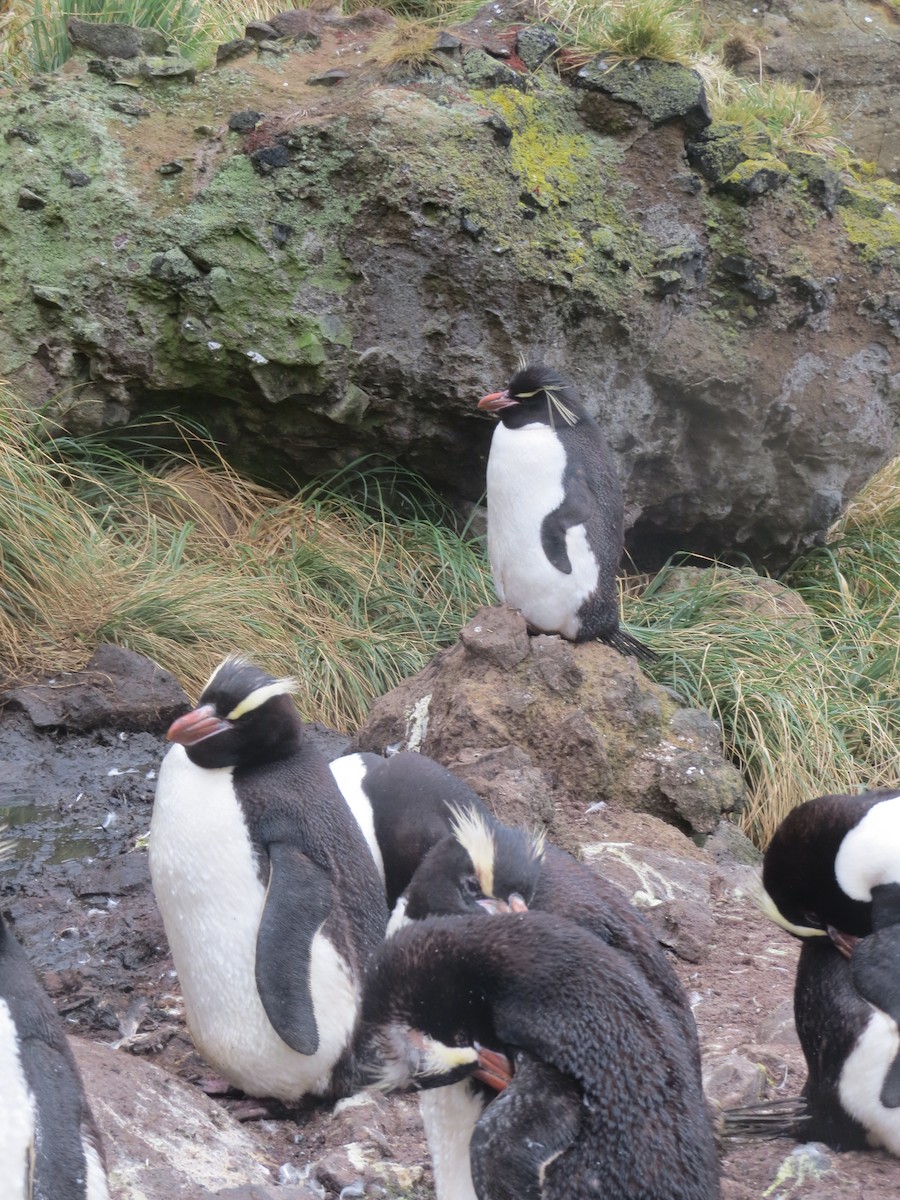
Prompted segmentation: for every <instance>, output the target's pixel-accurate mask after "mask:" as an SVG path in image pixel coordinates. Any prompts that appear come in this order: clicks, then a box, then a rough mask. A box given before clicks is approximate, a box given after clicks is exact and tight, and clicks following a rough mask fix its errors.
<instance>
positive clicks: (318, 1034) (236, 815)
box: [150, 658, 387, 1102]
mask: <svg viewBox="0 0 900 1200" xmlns="http://www.w3.org/2000/svg"><path fill="white" fill-rule="evenodd" d="M292 691H293V684H292V682H291V681H290V680H285V679H274V678H273V677H272V676H271V675H267V674H266V673H265V672H264V671H261V670H260V669H259V668H258V667H255V666H253V665H252V664H250V663H248V662H246V661H244V660H242V659H240V658H228V659H226V660H225V662H224V663H222V664H221V665H220V666H219V668H218V669H217V670H216V671H215V672H214V674H213V676H212V678H211V679H210V681H209V683H207V685H206V687H205V688H204V690H203V694H202V695H201V697H200V704H199V706H198V707H197V708H196V709H195V710H194V711H193V712H190V713H188V714H187V715H186V716H183V717H180V718H179V719H178V720H177V721H175V722H174V723H173V725H172V727H171V728H170V729H169V733H168V737H169V740H170V741H172V742H174V743H175V745H173V746H172V748H171V749H170V750H169V752H168V754H167V755H166V757H165V759H164V760H163V764H162V767H161V769H160V773H159V781H158V785H157V791H156V800H155V803H154V807H153V818H152V821H151V824H150V874H151V878H152V881H153V890H154V893H155V895H156V900H157V904H158V905H159V909H160V912H161V913H162V917H163V923H164V924H165V928H166V935H167V937H168V940H169V945H170V948H171V950H172V957H173V959H174V961H175V967H176V969H177V971H178V976H179V979H180V981H181V988H182V994H183V997H184V1004H185V1012H186V1016H187V1022H188V1027H189V1029H190V1032H191V1036H192V1038H193V1040H194V1042H195V1044H196V1046H197V1049H198V1051H199V1052H200V1054H201V1055H203V1057H204V1058H205V1059H207V1061H209V1062H210V1063H211V1064H212V1065H213V1066H214V1067H215V1068H216V1069H217V1070H218V1071H220V1072H221V1073H222V1074H223V1075H224V1076H225V1078H226V1079H228V1080H229V1081H230V1082H231V1083H233V1084H234V1085H235V1086H237V1087H239V1088H241V1089H242V1090H243V1091H245V1092H246V1093H248V1094H249V1095H251V1096H260V1097H273V1098H275V1099H278V1100H282V1101H285V1102H290V1101H295V1100H297V1099H299V1098H300V1097H301V1096H303V1095H304V1094H306V1093H312V1094H316V1095H327V1094H329V1092H330V1091H331V1090H332V1088H333V1086H334V1081H333V1079H332V1072H333V1069H334V1066H335V1063H336V1062H337V1060H338V1058H339V1056H340V1055H341V1054H342V1052H343V1051H344V1050H345V1049H346V1047H347V1044H348V1042H349V1040H350V1037H351V1034H352V1030H353V1026H354V1021H355V1018H356V1015H357V1009H358V1004H359V998H360V994H361V987H362V975H363V972H364V970H365V966H366V962H367V960H368V958H369V956H370V954H371V953H372V951H373V950H374V948H375V947H376V946H377V945H378V943H379V942H380V941H381V939H382V938H383V936H384V930H385V925H386V923H387V908H386V905H385V900H384V889H383V884H382V879H381V875H380V873H379V870H378V867H377V865H376V862H375V860H374V858H373V856H372V852H371V850H370V848H369V846H368V845H367V843H366V840H365V837H364V836H363V833H362V831H361V829H360V826H359V824H358V823H357V821H356V819H355V818H354V816H353V814H352V813H351V811H350V809H349V807H348V806H347V803H346V801H345V800H344V798H343V796H342V795H341V793H340V791H339V789H338V787H337V784H336V783H335V781H334V778H333V776H332V774H331V772H330V771H329V770H328V765H327V763H326V762H325V760H324V758H323V757H322V756H321V755H320V754H319V753H318V751H317V750H316V749H315V748H314V747H313V746H312V745H311V744H310V743H309V740H308V738H307V737H306V735H305V733H304V730H303V725H302V722H301V721H300V718H299V716H298V715H297V711H296V708H295V706H294V703H293V700H292V698H291V692H292Z"/></svg>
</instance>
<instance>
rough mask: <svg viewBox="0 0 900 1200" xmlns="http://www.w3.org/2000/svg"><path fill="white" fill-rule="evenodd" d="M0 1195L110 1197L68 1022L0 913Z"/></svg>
mask: <svg viewBox="0 0 900 1200" xmlns="http://www.w3.org/2000/svg"><path fill="white" fill-rule="evenodd" d="M0 1195H2V1196H3V1200H108V1196H109V1191H108V1189H107V1183H106V1170H105V1166H104V1161H103V1149H102V1144H101V1142H100V1135H99V1133H98V1131H97V1127H96V1125H95V1124H94V1118H93V1116H92V1115H91V1110H90V1108H89V1106H88V1102H87V1099H86V1097H85V1094H84V1086H83V1084H82V1082H81V1076H80V1074H79V1072H78V1067H77V1065H76V1063H75V1059H74V1057H73V1055H72V1051H71V1048H70V1047H69V1043H68V1040H67V1038H66V1031H65V1027H64V1025H63V1023H62V1021H61V1020H60V1018H59V1016H58V1015H57V1012H56V1009H55V1008H54V1007H53V1005H52V1004H51V1003H50V1000H49V999H48V997H47V995H46V994H45V992H44V990H43V988H42V987H41V986H40V984H39V983H38V981H37V979H36V977H35V974H34V971H33V970H32V968H31V964H30V963H29V961H28V959H27V957H26V955H25V952H24V950H23V949H22V947H21V946H20V945H19V943H18V942H17V941H16V938H15V935H14V934H13V932H12V930H11V929H10V928H9V926H8V925H7V924H6V922H5V921H4V920H3V917H2V916H0Z"/></svg>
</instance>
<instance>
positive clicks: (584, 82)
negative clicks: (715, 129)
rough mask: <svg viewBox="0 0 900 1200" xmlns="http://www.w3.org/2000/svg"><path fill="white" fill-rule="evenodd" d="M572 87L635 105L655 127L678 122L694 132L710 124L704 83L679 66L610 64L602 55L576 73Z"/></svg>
mask: <svg viewBox="0 0 900 1200" xmlns="http://www.w3.org/2000/svg"><path fill="white" fill-rule="evenodd" d="M574 86H575V87H577V88H584V89H586V90H588V91H598V92H605V93H607V94H608V95H610V96H612V97H613V98H614V99H616V100H620V101H623V102H625V103H627V104H634V105H635V106H636V107H637V108H638V109H640V111H641V112H642V113H643V115H644V116H645V117H646V118H647V119H648V120H649V121H651V122H652V123H653V124H654V125H662V124H664V123H665V122H667V121H674V120H679V119H680V120H683V121H684V122H685V124H686V126H687V128H688V129H690V130H691V131H692V132H697V131H699V130H701V129H705V128H706V126H707V125H709V123H710V115H709V105H708V103H707V100H706V92H705V91H704V88H703V80H702V79H701V78H700V76H699V75H698V74H697V72H696V71H692V70H691V69H690V68H689V67H683V66H681V65H680V64H679V63H668V62H659V61H657V60H656V59H650V58H640V59H638V60H637V62H610V61H609V60H607V59H605V58H603V57H602V56H601V57H599V58H595V59H594V60H593V62H590V63H588V64H587V65H586V66H584V67H582V68H581V69H580V70H579V71H577V72H576V74H575V79H574Z"/></svg>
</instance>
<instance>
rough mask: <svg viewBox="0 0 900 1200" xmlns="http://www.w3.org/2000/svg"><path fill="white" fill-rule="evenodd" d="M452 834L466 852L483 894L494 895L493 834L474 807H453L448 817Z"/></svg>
mask: <svg viewBox="0 0 900 1200" xmlns="http://www.w3.org/2000/svg"><path fill="white" fill-rule="evenodd" d="M450 828H451V829H452V831H453V836H454V837H455V838H456V840H457V841H458V842H459V844H460V845H461V846H462V847H463V849H464V850H466V851H467V852H468V855H469V858H471V860H472V865H473V866H474V867H475V874H476V875H477V876H478V882H479V883H480V884H481V890H482V892H484V894H485V896H493V895H494V835H493V834H492V833H491V830H490V828H489V827H488V824H487V822H486V821H485V819H484V817H483V816H482V815H481V813H479V812H476V810H475V809H474V808H454V810H453V813H452V815H451V817H450Z"/></svg>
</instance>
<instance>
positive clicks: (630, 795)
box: [356, 607, 744, 900]
mask: <svg viewBox="0 0 900 1200" xmlns="http://www.w3.org/2000/svg"><path fill="white" fill-rule="evenodd" d="M356 745H357V746H358V748H360V749H363V750H376V751H380V752H382V753H383V752H384V751H385V749H386V748H387V747H389V746H392V745H393V746H398V745H399V746H400V748H402V749H410V750H418V751H421V752H422V753H423V754H427V755H429V756H430V757H431V758H436V759H437V760H438V761H439V762H442V763H444V764H445V765H446V766H448V767H451V768H452V769H453V770H454V771H456V772H457V773H458V774H459V775H460V776H462V778H464V779H465V780H466V782H467V783H469V784H470V785H471V786H472V787H473V788H474V789H475V790H476V791H477V792H478V793H479V794H480V795H481V796H482V797H483V798H484V799H485V800H486V801H487V802H488V803H489V804H490V805H491V807H492V808H493V809H494V811H495V812H496V813H497V815H498V816H500V817H501V818H502V819H503V820H506V821H509V822H511V823H513V824H526V825H538V826H545V827H547V828H548V829H549V831H550V836H551V838H553V839H554V840H555V841H557V842H558V843H560V844H562V845H565V846H567V848H569V849H575V848H577V847H578V846H580V845H582V844H583V843H584V842H585V840H586V839H588V838H590V831H591V829H592V828H593V827H594V824H595V821H594V820H593V819H592V814H596V813H598V812H601V811H602V810H603V809H604V808H605V807H606V806H607V805H610V806H614V807H615V808H616V809H622V808H625V809H630V810H632V811H637V812H644V813H649V814H652V815H654V816H656V817H661V818H663V819H664V820H666V821H669V822H671V823H672V824H674V825H677V826H678V827H679V828H681V829H683V830H685V831H687V832H690V833H695V834H710V833H712V832H714V830H715V829H716V828H717V827H718V825H719V822H720V820H721V818H722V815H723V813H734V812H737V811H739V810H740V808H741V805H742V803H743V799H744V784H743V781H742V779H741V776H740V774H739V773H738V771H737V770H736V769H735V768H734V767H733V766H731V764H730V763H727V762H726V761H725V760H724V758H723V757H722V753H721V740H720V732H719V727H718V726H717V725H716V724H715V723H714V722H713V721H712V720H711V719H710V718H709V717H708V716H707V715H706V713H705V712H701V711H700V710H698V709H687V708H683V707H681V706H680V705H679V704H678V703H677V701H676V700H675V699H674V698H673V696H672V695H671V693H669V692H667V691H666V690H665V688H662V687H660V686H659V685H658V684H655V683H653V682H652V681H651V680H649V679H647V678H646V677H645V676H644V675H643V674H642V673H641V671H640V669H639V668H638V666H637V663H636V662H635V661H634V660H633V659H630V658H624V657H623V656H622V655H620V654H618V653H617V652H616V651H615V650H612V649H611V648H610V647H608V646H604V645H601V644H600V643H599V642H584V643H581V644H579V645H575V644H573V643H571V642H567V641H564V640H563V639H562V638H560V637H556V636H551V637H548V636H540V637H529V635H528V633H527V632H526V628H525V621H524V619H523V618H522V616H521V615H520V614H519V613H517V612H514V611H513V610H512V609H509V608H504V607H494V608H483V609H481V610H480V611H479V612H478V613H476V615H475V616H474V618H473V619H472V620H471V621H470V622H469V623H468V625H466V626H465V627H464V628H463V630H462V632H461V633H460V640H459V643H458V644H457V645H456V646H454V647H452V648H451V649H450V650H445V651H443V652H442V653H441V654H439V655H437V657H436V658H435V659H433V660H432V662H431V663H430V664H429V665H428V666H427V667H426V668H425V670H424V671H420V672H419V674H418V675H416V676H414V677H413V678H412V679H409V680H406V681H405V682H404V683H402V684H401V685H400V686H399V687H397V688H395V689H394V690H393V691H391V692H389V693H388V694H387V695H386V696H383V697H381V698H380V699H379V700H377V701H376V702H375V704H374V705H373V707H372V712H371V715H370V718H369V720H368V722H367V723H366V725H365V727H364V728H363V729H362V730H361V731H360V732H359V734H358V735H357V738H356ZM658 899H659V898H657V900H658Z"/></svg>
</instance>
